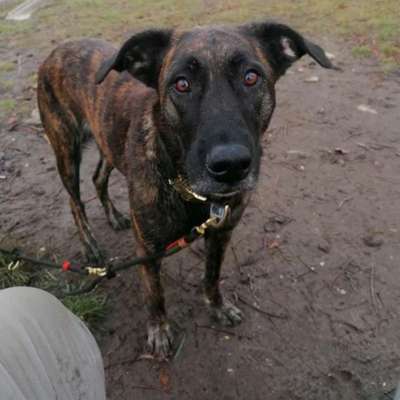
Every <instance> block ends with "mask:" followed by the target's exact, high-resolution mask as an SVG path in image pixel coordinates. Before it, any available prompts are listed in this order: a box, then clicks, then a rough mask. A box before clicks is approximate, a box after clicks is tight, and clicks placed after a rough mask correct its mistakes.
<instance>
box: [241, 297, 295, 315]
mask: <svg viewBox="0 0 400 400" xmlns="http://www.w3.org/2000/svg"><path fill="white" fill-rule="evenodd" d="M238 300H239V301H240V302H242V303H243V304H245V305H247V306H248V307H250V308H252V309H253V310H255V311H257V312H259V313H260V314H264V315H266V316H267V317H269V318H278V319H289V316H288V315H287V314H275V313H272V312H269V311H265V310H263V309H261V308H259V307H257V306H255V305H253V304H251V303H250V302H249V301H247V300H246V299H244V298H243V297H241V296H238Z"/></svg>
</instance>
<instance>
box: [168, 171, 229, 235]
mask: <svg viewBox="0 0 400 400" xmlns="http://www.w3.org/2000/svg"><path fill="white" fill-rule="evenodd" d="M168 183H169V184H170V185H171V186H172V187H173V188H174V189H175V191H176V192H177V193H179V194H180V196H181V197H182V199H183V200H185V201H192V202H202V203H206V202H207V201H208V199H207V197H205V196H202V195H200V194H198V193H196V192H194V191H193V190H192V189H191V187H190V185H189V183H188V182H187V180H186V179H185V178H183V177H182V175H178V177H177V178H176V179H168ZM230 210H231V209H230V207H229V205H228V204H225V205H220V204H216V203H213V202H211V203H210V217H209V219H208V220H207V221H206V222H204V223H203V224H201V225H200V226H198V227H196V228H195V229H197V231H198V233H199V234H201V235H204V233H205V230H206V228H208V227H209V226H211V227H213V228H220V227H222V226H223V225H224V224H225V222H226V220H227V218H228V215H229V213H230Z"/></svg>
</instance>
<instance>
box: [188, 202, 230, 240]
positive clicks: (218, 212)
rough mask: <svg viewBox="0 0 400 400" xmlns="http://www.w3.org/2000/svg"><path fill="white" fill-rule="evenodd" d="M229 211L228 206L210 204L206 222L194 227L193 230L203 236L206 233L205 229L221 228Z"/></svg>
mask: <svg viewBox="0 0 400 400" xmlns="http://www.w3.org/2000/svg"><path fill="white" fill-rule="evenodd" d="M229 211H230V207H229V206H228V205H225V206H220V205H218V204H215V203H211V206H210V218H208V220H207V221H206V222H203V223H202V224H201V225H199V226H196V227H195V228H194V229H195V230H196V232H197V233H198V234H199V235H200V236H203V235H204V234H205V233H206V230H207V228H209V227H212V228H221V227H222V226H223V225H224V223H225V221H226V219H227V217H228V214H229Z"/></svg>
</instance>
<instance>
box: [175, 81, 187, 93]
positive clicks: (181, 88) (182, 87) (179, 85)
mask: <svg viewBox="0 0 400 400" xmlns="http://www.w3.org/2000/svg"><path fill="white" fill-rule="evenodd" d="M175 89H176V90H177V91H178V92H180V93H185V92H189V91H190V83H189V81H188V80H187V79H185V78H178V79H177V81H176V82H175Z"/></svg>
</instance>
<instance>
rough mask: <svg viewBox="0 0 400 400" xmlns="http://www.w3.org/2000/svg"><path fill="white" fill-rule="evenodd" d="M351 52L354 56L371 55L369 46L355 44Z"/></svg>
mask: <svg viewBox="0 0 400 400" xmlns="http://www.w3.org/2000/svg"><path fill="white" fill-rule="evenodd" d="M351 52H352V54H353V55H354V56H356V57H370V56H371V55H372V51H371V49H370V47H369V46H355V47H353V49H352V51H351Z"/></svg>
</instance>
